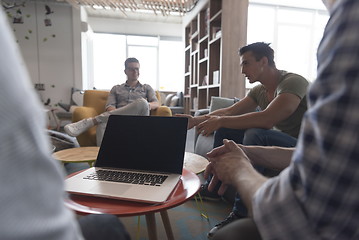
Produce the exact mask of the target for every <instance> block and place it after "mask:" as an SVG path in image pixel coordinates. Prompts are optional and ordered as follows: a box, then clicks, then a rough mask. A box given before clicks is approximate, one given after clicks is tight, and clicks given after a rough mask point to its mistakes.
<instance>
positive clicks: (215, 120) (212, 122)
mask: <svg viewBox="0 0 359 240" xmlns="http://www.w3.org/2000/svg"><path fill="white" fill-rule="evenodd" d="M205 118H206V120H205V121H203V122H201V123H200V124H198V126H197V131H198V132H199V133H200V134H202V135H203V136H209V135H211V134H212V133H213V132H214V131H216V130H218V129H219V128H221V117H220V116H212V115H205Z"/></svg>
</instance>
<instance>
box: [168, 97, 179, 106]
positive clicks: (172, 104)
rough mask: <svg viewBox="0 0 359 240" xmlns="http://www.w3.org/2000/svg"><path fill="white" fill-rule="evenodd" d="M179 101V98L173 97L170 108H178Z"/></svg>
mask: <svg viewBox="0 0 359 240" xmlns="http://www.w3.org/2000/svg"><path fill="white" fill-rule="evenodd" d="M178 100H179V97H177V96H173V97H172V98H171V102H170V107H176V106H178Z"/></svg>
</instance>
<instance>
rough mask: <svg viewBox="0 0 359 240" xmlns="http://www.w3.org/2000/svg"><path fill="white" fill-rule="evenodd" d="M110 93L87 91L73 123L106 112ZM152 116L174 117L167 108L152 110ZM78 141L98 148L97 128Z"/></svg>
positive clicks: (83, 134)
mask: <svg viewBox="0 0 359 240" xmlns="http://www.w3.org/2000/svg"><path fill="white" fill-rule="evenodd" d="M109 93H110V92H109V91H102V90H86V91H85V93H84V98H83V106H81V107H77V108H76V109H75V110H74V112H73V115H72V122H78V121H80V120H82V119H84V118H91V117H95V116H97V115H99V114H101V113H103V112H104V111H105V105H106V102H107V98H108V95H109ZM156 97H157V99H159V100H160V94H159V92H158V91H156ZM151 115H155V116H172V112H171V110H170V109H169V108H168V107H166V106H160V107H159V108H157V109H156V110H151ZM77 141H78V142H79V144H80V146H81V147H85V146H96V145H97V144H96V126H94V127H92V128H90V129H89V130H87V131H86V132H84V133H82V134H80V135H79V136H77Z"/></svg>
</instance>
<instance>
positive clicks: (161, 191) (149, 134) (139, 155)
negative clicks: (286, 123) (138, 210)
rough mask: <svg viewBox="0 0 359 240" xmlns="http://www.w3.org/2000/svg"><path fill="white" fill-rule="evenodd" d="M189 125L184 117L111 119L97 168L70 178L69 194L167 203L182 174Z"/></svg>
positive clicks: (67, 183) (118, 116)
mask: <svg viewBox="0 0 359 240" xmlns="http://www.w3.org/2000/svg"><path fill="white" fill-rule="evenodd" d="M187 121H188V119H187V118H183V117H160V116H120V115H111V116H110V117H109V119H108V122H107V126H106V130H105V133H104V137H103V139H102V143H101V146H100V150H99V153H98V156H97V160H96V161H95V165H94V167H92V168H89V169H87V170H85V171H83V172H81V173H79V174H77V175H75V176H72V177H70V178H67V179H66V180H65V190H66V191H67V192H69V193H72V194H80V195H90V196H98V197H106V198H115V199H121V200H128V201H136V202H145V203H164V202H165V201H166V200H167V199H168V197H169V195H170V194H171V192H172V191H173V190H174V188H175V187H176V185H177V184H178V182H179V180H180V177H181V174H182V169H183V161H184V154H185V145H186V137H187Z"/></svg>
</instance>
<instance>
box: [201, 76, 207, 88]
mask: <svg viewBox="0 0 359 240" xmlns="http://www.w3.org/2000/svg"><path fill="white" fill-rule="evenodd" d="M207 85H208V76H207V75H205V76H204V77H203V81H202V86H207Z"/></svg>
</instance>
